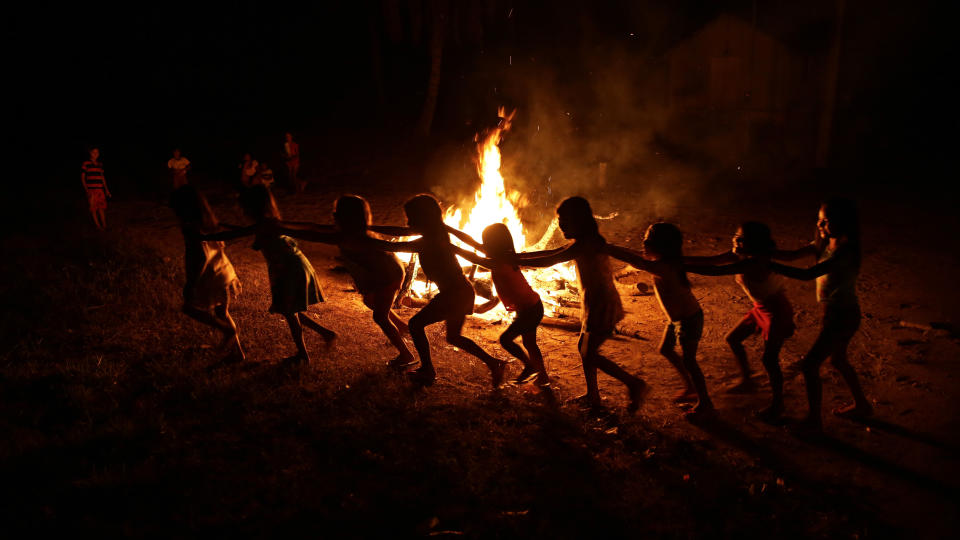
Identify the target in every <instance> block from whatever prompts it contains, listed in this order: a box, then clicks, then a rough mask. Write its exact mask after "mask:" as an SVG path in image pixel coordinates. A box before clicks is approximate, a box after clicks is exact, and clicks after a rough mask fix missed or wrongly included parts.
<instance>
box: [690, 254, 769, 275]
mask: <svg viewBox="0 0 960 540" xmlns="http://www.w3.org/2000/svg"><path fill="white" fill-rule="evenodd" d="M694 258H696V257H694ZM704 258H709V257H704ZM683 260H684V265H683V271H684V272H690V273H691V274H700V275H701V276H731V275H734V274H743V273H745V272H747V271H749V269H750V266H751V265H752V264H754V263H752V262H750V260H749V259H747V260H743V261H737V262H735V263H733V264H720V265H711V264H687V263H686V260H687V257H684V258H683Z"/></svg>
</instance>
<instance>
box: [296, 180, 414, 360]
mask: <svg viewBox="0 0 960 540" xmlns="http://www.w3.org/2000/svg"><path fill="white" fill-rule="evenodd" d="M333 219H334V221H335V222H336V227H335V228H334V227H329V226H324V225H314V224H312V223H295V222H281V223H280V225H281V227H280V231H281V232H283V233H284V234H287V235H289V236H293V237H295V238H301V239H303V240H310V241H314V242H324V243H327V244H336V245H337V246H338V247H339V248H340V255H341V257H342V258H343V260H344V261H345V262H346V267H347V270H348V271H349V272H350V276H351V277H352V278H353V282H354V284H355V285H356V288H357V292H359V293H360V295H361V296H362V297H363V304H364V305H365V306H367V307H368V308H370V309H371V310H373V321H374V322H375V323H377V326H379V327H380V329H381V330H383V333H384V334H385V335H386V336H387V339H389V340H390V343H391V344H393V346H394V347H395V348H396V349H397V353H398V355H397V357H396V358H394V359H393V360H391V361H390V362H389V365H390V366H392V367H406V366H409V365H411V364H413V363H414V361H415V360H414V358H413V355H412V354H410V349H408V348H407V345H406V343H404V342H403V338H402V337H401V336H400V333H401V332H407V331H408V329H407V323H405V322H403V320H401V319H400V317H399V316H397V314H396V313H394V311H393V302H394V300H395V299H396V297H397V292H398V291H399V290H400V285H401V284H402V283H403V267H402V266H401V265H400V261H399V260H398V259H397V256H396V255H394V254H393V253H389V252H385V251H381V250H378V249H374V248H372V247H370V246H369V245H366V244H365V243H364V242H363V240H364V239H367V238H370V233H369V228H370V223H371V213H370V205H369V204H367V201H366V200H365V199H363V198H362V197H358V196H356V195H344V196H342V197H340V198H339V199H337V202H336V204H335V206H334V211H333Z"/></svg>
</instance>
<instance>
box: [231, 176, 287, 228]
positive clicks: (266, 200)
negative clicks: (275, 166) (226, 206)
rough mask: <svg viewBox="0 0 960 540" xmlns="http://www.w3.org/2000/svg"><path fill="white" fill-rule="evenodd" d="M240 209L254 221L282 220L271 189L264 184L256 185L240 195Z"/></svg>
mask: <svg viewBox="0 0 960 540" xmlns="http://www.w3.org/2000/svg"><path fill="white" fill-rule="evenodd" d="M240 207H241V208H243V213H244V214H246V215H247V217H249V218H250V219H252V220H254V221H260V220H262V219H264V218H272V219H280V210H279V209H278V208H277V202H276V201H275V200H274V198H273V195H272V194H271V193H270V189H269V188H267V186H264V185H262V184H259V185H255V186H252V187H249V188H247V189H245V190H243V191H242V192H241V193H240Z"/></svg>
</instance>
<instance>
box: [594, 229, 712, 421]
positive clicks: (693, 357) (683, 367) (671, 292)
mask: <svg viewBox="0 0 960 540" xmlns="http://www.w3.org/2000/svg"><path fill="white" fill-rule="evenodd" d="M606 249H607V253H609V254H610V256H612V257H614V258H616V259H620V260H621V261H624V262H626V263H628V264H630V265H631V266H633V267H635V268H638V269H640V270H643V271H644V272H648V273H650V274H652V275H653V291H654V293H655V294H656V296H657V300H658V301H659V302H660V308H661V309H663V313H664V315H666V316H667V320H668V321H669V322H668V323H667V326H666V328H665V329H664V331H663V339H662V340H661V341H660V354H662V355H663V356H664V357H666V359H667V360H668V361H669V362H670V363H671V364H672V365H673V367H674V368H675V369H676V370H677V373H679V374H680V377H681V378H682V379H683V380H684V383H685V384H686V389H685V390H684V391H683V392H682V393H681V394H680V395H679V396H678V398H677V399H678V401H679V400H686V399H687V398H688V397H693V395H694V394H695V395H696V398H697V399H698V401H697V404H696V405H695V406H694V408H693V412H694V413H695V414H704V413H710V412H712V411H713V402H711V401H710V396H709V395H707V383H706V381H705V380H704V378H703V372H702V371H701V370H700V365H699V364H697V347H698V345H699V344H700V337H701V336H702V335H703V310H702V309H700V303H699V302H697V299H696V297H694V296H693V292H692V291H691V290H690V281H689V280H687V274H686V273H685V272H684V271H683V235H682V234H681V233H680V229H678V228H677V226H676V225H673V224H671V223H654V224H653V225H650V226H649V227H648V228H647V231H646V233H645V234H644V237H643V253H637V252H635V251H633V250H630V249H626V248H622V247H619V246H613V245H608V246H607V248H606ZM678 341H679V343H680V351H681V353H682V354H680V355H678V354H677V351H676V349H675V348H676V345H677V342H678Z"/></svg>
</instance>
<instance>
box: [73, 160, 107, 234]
mask: <svg viewBox="0 0 960 540" xmlns="http://www.w3.org/2000/svg"><path fill="white" fill-rule="evenodd" d="M80 181H81V183H82V184H83V189H84V190H85V191H86V192H87V202H88V203H89V205H90V216H91V217H93V223H94V224H95V225H96V226H97V228H98V229H100V230H101V231H102V230H105V229H106V228H107V216H106V210H107V198H108V197H110V196H111V195H110V189H108V188H107V181H106V179H104V177H103V164H102V163H100V149H99V148H96V147H94V148H91V149H90V159H88V160H87V161H84V162H83V166H82V167H81V173H80Z"/></svg>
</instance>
